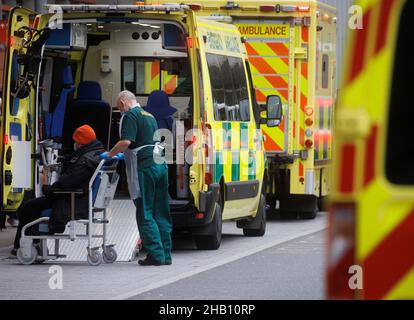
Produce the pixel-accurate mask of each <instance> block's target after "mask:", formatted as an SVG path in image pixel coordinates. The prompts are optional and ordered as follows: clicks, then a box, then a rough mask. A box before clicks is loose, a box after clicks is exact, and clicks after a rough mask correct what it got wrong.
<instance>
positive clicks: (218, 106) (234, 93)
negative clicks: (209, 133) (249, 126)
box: [206, 53, 250, 121]
mask: <svg viewBox="0 0 414 320" xmlns="http://www.w3.org/2000/svg"><path fill="white" fill-rule="evenodd" d="M206 56H207V64H208V68H209V74H210V81H211V87H212V95H213V104H214V118H215V120H217V121H249V120H250V103H249V95H248V92H247V80H246V73H245V70H244V65H243V60H242V59H240V58H235V57H227V56H223V55H216V54H210V53H208V54H207V55H206Z"/></svg>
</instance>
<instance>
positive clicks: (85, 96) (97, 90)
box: [78, 81, 102, 100]
mask: <svg viewBox="0 0 414 320" xmlns="http://www.w3.org/2000/svg"><path fill="white" fill-rule="evenodd" d="M78 100H102V89H101V85H100V84H99V83H98V82H96V81H82V82H81V83H79V86H78Z"/></svg>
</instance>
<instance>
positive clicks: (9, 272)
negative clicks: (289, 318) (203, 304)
mask: <svg viewBox="0 0 414 320" xmlns="http://www.w3.org/2000/svg"><path fill="white" fill-rule="evenodd" d="M326 218H327V216H326V214H325V213H319V214H318V216H317V218H316V219H315V220H291V221H281V220H272V221H268V224H267V232H266V235H265V236H264V237H260V238H248V237H244V236H243V233H242V230H241V229H237V228H236V225H235V222H225V223H224V224H223V240H222V245H221V247H220V249H219V250H217V251H198V250H196V247H195V244H194V242H193V241H192V239H191V238H180V239H177V240H175V242H174V251H173V264H172V265H171V266H160V267H142V266H138V264H137V263H136V262H116V263H114V264H102V265H100V266H98V267H92V266H89V265H88V264H87V263H86V261H80V262H68V261H63V262H59V263H57V262H53V261H52V262H46V263H44V264H41V265H30V266H23V265H20V264H19V263H18V262H17V260H15V259H10V257H9V253H8V252H9V250H10V248H3V249H0V269H1V272H0V300H7V299H47V300H49V299H50V300H55V299H81V300H87V299H131V298H137V299H148V298H150V299H151V298H154V299H160V295H159V293H158V291H156V290H158V289H160V290H161V289H162V290H166V291H165V293H162V294H164V295H165V296H167V297H168V298H172V299H207V298H208V297H210V296H212V289H211V286H210V287H208V286H205V285H197V283H198V281H201V282H200V284H206V283H207V282H211V283H212V284H213V285H215V286H216V287H218V289H217V290H219V291H216V292H221V293H220V294H216V295H215V296H214V298H216V299H221V298H226V299H232V298H235V299H236V298H237V299H238V298H240V297H242V298H246V299H254V298H259V297H262V298H266V297H268V298H270V299H273V298H294V299H319V298H322V297H323V289H322V288H323V281H322V275H321V272H322V271H323V269H322V267H323V250H324V239H323V232H322V233H320V231H322V230H324V229H325V228H326V223H327V219H326ZM318 232H319V233H318ZM312 237H314V238H312ZM292 240H294V241H293V242H292ZM295 240H296V242H295ZM300 241H304V242H300ZM285 252H286V254H284V253H285ZM266 257H268V258H266ZM232 270H234V271H232ZM291 272H292V273H291ZM213 273H217V277H216V280H215V282H214V281H213V280H211V279H212V278H211V274H213ZM265 274H267V276H265ZM273 275H274V276H275V277H274V278H273ZM297 275H300V277H297ZM56 277H59V278H56ZM251 277H259V278H257V280H259V282H260V283H265V284H266V286H268V283H271V281H273V284H274V285H273V286H268V287H269V288H270V289H266V292H267V294H269V290H272V292H273V293H271V295H269V296H267V295H266V292H263V295H262V296H259V295H257V294H254V291H256V292H257V289H256V290H253V288H254V287H255V286H258V281H256V280H255V281H251V280H249V279H251ZM57 279H58V280H57ZM243 279H246V284H245V285H244V284H243V283H242V280H243ZM272 279H273V280H272ZM289 279H290V280H289ZM306 279H307V280H306ZM306 281H307V282H306ZM305 282H306V288H308V289H306V290H305V289H304V287H303V286H302V283H305ZM236 283H238V286H236ZM282 284H283V285H282ZM170 285H173V286H178V287H177V290H180V292H179V293H178V294H176V295H173V292H174V291H175V290H172V289H171V290H170V288H172V287H169V286H170ZM279 285H280V286H279ZM182 286H184V287H185V288H187V289H185V288H184V287H182ZM229 286H230V287H233V286H234V290H233V289H232V290H230V291H229V290H228V289H227V291H226V288H228V287H229ZM178 288H180V289H178ZM195 288H199V289H198V290H197V294H194V290H196V289H195ZM258 288H260V287H259V286H258ZM312 288H313V289H312ZM236 289H237V290H236ZM311 289H312V290H313V291H312V290H311ZM169 290H170V291H169ZM236 291H239V293H237V294H236V293H235V292H236ZM242 291H245V292H251V293H252V294H251V295H245V294H244V295H242V294H241V293H240V292H242ZM175 292H177V291H175ZM226 292H227V293H226ZM149 293H152V296H151V295H150V294H149Z"/></svg>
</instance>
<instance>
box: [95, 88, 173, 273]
mask: <svg viewBox="0 0 414 320" xmlns="http://www.w3.org/2000/svg"><path fill="white" fill-rule="evenodd" d="M116 105H117V108H118V109H119V110H120V112H121V113H122V118H121V123H120V129H119V131H120V141H119V142H118V143H117V144H116V145H115V146H114V147H113V148H112V150H111V151H109V153H106V154H105V155H102V157H107V156H108V157H112V156H114V155H116V154H117V153H119V152H124V155H125V166H126V172H127V180H128V189H129V193H130V196H131V199H132V200H133V201H134V203H135V205H136V208H137V211H136V216H137V217H136V218H137V225H138V231H139V233H140V237H141V239H142V241H143V245H144V247H145V249H146V250H147V252H148V254H147V257H146V258H145V260H139V261H138V263H139V264H140V265H143V266H149V265H156V266H160V265H170V264H171V247H172V241H171V231H172V222H171V216H170V207H169V195H168V168H167V165H166V164H165V163H162V164H159V163H158V161H155V160H154V146H155V143H156V141H157V140H159V139H157V138H156V137H157V136H156V134H157V130H158V127H157V122H156V120H155V118H154V116H153V115H152V114H150V113H149V112H146V111H144V109H143V108H141V106H140V105H139V104H138V102H137V100H136V97H135V95H134V94H133V93H132V92H130V91H122V92H121V93H120V94H119V95H118V98H117V103H116Z"/></svg>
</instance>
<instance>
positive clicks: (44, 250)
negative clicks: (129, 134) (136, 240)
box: [17, 158, 119, 266]
mask: <svg viewBox="0 0 414 320" xmlns="http://www.w3.org/2000/svg"><path fill="white" fill-rule="evenodd" d="M118 161H119V159H117V158H115V159H112V160H101V161H100V163H99V165H98V167H97V168H96V170H95V172H94V174H93V176H92V178H91V179H90V180H89V189H88V195H89V205H88V211H89V212H88V219H78V220H77V219H75V199H76V198H75V197H76V195H79V194H84V191H83V190H82V189H72V190H67V189H65V190H56V191H53V193H54V194H56V195H58V194H60V195H62V194H67V195H70V203H71V205H70V208H71V209H70V210H71V212H70V220H69V222H68V224H67V226H68V227H69V228H67V229H68V232H66V233H64V234H52V235H50V234H48V222H49V219H50V218H49V217H50V214H51V211H52V210H51V209H47V210H44V211H43V212H42V216H41V217H40V218H39V219H37V220H35V221H33V222H31V223H29V224H27V225H25V226H24V227H23V228H22V236H21V239H20V248H19V249H18V251H17V259H18V261H19V262H20V263H21V264H24V265H30V264H33V263H42V262H44V261H47V260H56V259H59V258H65V257H66V256H65V255H62V254H60V253H59V243H60V241H61V240H70V241H76V240H78V239H85V238H87V239H88V246H87V248H86V249H87V261H88V263H89V265H92V266H98V265H100V264H101V263H102V260H103V261H104V262H105V263H113V262H115V261H116V259H117V252H116V250H115V249H114V246H115V245H114V244H107V224H108V223H109V220H108V219H107V209H108V208H109V207H110V205H111V202H112V200H113V198H114V195H115V191H116V187H117V185H118V181H119V175H118V174H117V173H116V168H117V164H118ZM78 224H81V225H84V226H85V227H86V228H85V233H82V234H77V232H76V226H77V225H78ZM94 224H101V225H102V233H99V234H93V229H94V228H93V225H94ZM29 228H35V230H38V231H39V232H38V233H39V234H36V235H28V234H27V230H28V229H29ZM94 238H99V239H102V246H101V247H92V239H94ZM48 240H54V243H55V245H54V250H53V251H54V252H53V253H49V250H48V247H47V242H48ZM35 242H36V243H35ZM100 249H102V253H101V252H100Z"/></svg>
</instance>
